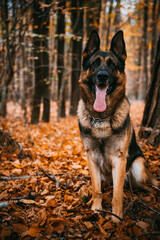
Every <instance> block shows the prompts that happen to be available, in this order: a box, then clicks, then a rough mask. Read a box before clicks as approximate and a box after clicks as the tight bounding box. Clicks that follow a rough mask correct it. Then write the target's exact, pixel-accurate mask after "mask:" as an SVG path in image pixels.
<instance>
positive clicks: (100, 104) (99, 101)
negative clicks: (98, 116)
mask: <svg viewBox="0 0 160 240" xmlns="http://www.w3.org/2000/svg"><path fill="white" fill-rule="evenodd" d="M107 88H108V86H106V87H105V88H99V87H98V86H96V99H95V102H94V105H93V108H94V110H95V111H96V112H104V111H105V110H106V91H107Z"/></svg>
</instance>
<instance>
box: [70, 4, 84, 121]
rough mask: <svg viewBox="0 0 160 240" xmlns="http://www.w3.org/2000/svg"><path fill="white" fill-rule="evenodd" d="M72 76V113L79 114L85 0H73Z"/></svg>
mask: <svg viewBox="0 0 160 240" xmlns="http://www.w3.org/2000/svg"><path fill="white" fill-rule="evenodd" d="M72 8H76V9H75V10H72V16H71V18H72V29H73V35H74V37H73V39H72V40H71V41H72V76H71V102H70V115H72V116H75V115H76V114H77V105H78V101H79V97H80V94H79V84H78V80H79V76H80V72H81V57H82V41H83V0H78V1H75V0H72Z"/></svg>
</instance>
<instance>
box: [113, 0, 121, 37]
mask: <svg viewBox="0 0 160 240" xmlns="http://www.w3.org/2000/svg"><path fill="white" fill-rule="evenodd" d="M120 6H121V0H117V5H116V9H115V13H116V15H115V19H114V25H115V33H117V32H118V31H119V30H120V22H121V12H120Z"/></svg>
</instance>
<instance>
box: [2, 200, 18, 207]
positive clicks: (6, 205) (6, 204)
mask: <svg viewBox="0 0 160 240" xmlns="http://www.w3.org/2000/svg"><path fill="white" fill-rule="evenodd" d="M9 202H15V203H17V202H18V200H15V201H12V200H9V201H5V202H1V203H0V208H6V207H8V205H9Z"/></svg>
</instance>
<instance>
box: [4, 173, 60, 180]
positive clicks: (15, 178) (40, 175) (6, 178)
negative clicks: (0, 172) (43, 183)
mask: <svg viewBox="0 0 160 240" xmlns="http://www.w3.org/2000/svg"><path fill="white" fill-rule="evenodd" d="M42 176H43V175H42V174H37V175H26V176H20V177H12V176H11V177H6V176H2V177H0V182H2V181H5V180H6V181H8V180H21V179H28V178H34V177H42ZM49 176H50V177H51V178H54V177H55V176H54V175H49ZM47 177H48V176H47ZM52 180H53V179H52Z"/></svg>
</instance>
